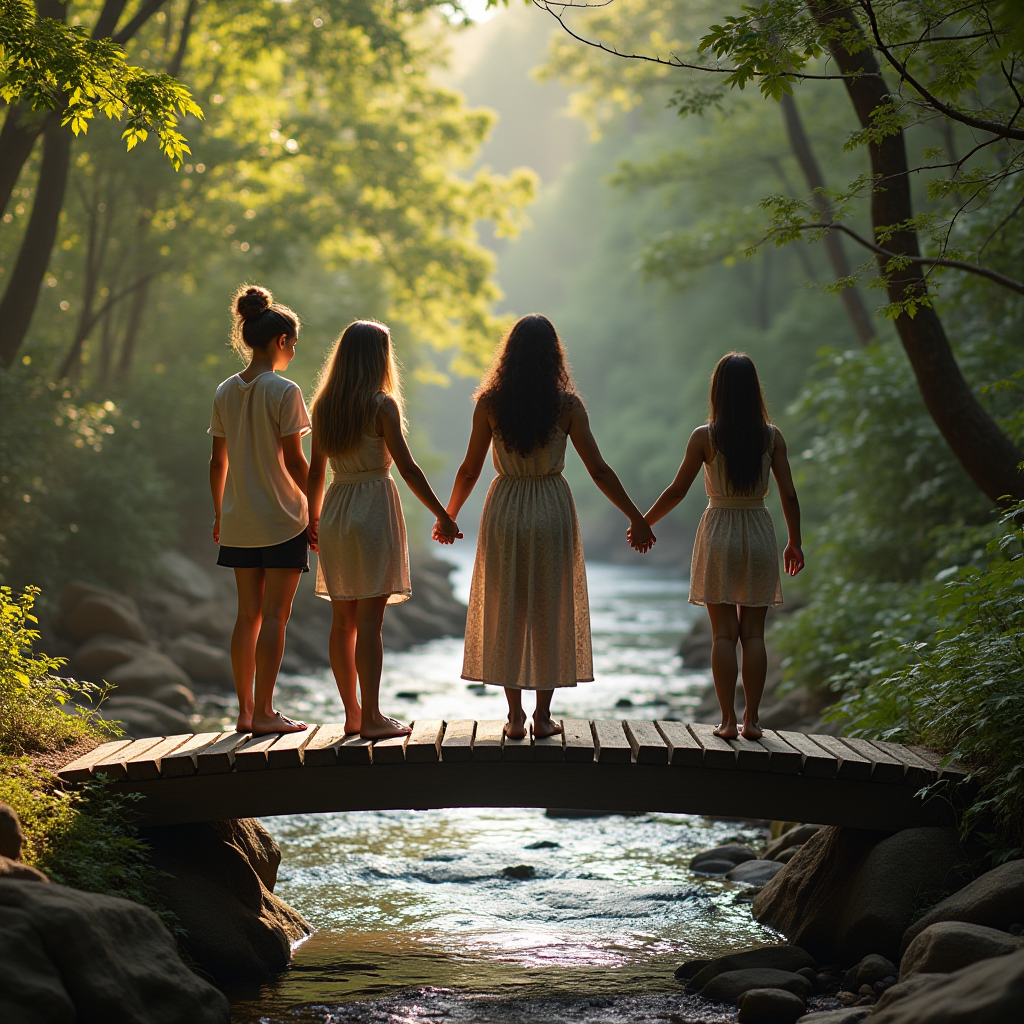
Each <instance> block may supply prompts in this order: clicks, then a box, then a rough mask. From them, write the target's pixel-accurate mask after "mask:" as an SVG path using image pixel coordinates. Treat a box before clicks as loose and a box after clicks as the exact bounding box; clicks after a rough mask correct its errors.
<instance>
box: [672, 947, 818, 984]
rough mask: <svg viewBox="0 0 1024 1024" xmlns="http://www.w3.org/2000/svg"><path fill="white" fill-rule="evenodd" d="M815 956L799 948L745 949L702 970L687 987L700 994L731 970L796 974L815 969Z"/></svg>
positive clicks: (718, 959) (712, 962) (719, 958)
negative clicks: (806, 968) (806, 969)
mask: <svg viewBox="0 0 1024 1024" xmlns="http://www.w3.org/2000/svg"><path fill="white" fill-rule="evenodd" d="M814 966H815V962H814V957H813V956H811V954H810V953H808V952H807V951H806V950H804V949H801V948H800V947H799V946H784V945H778V946H757V947H755V948H754V949H741V950H739V952H736V953H729V954H727V955H726V956H720V957H718V958H717V959H715V960H712V961H711V962H710V963H708V964H707V966H705V967H703V968H701V970H700V971H698V972H697V973H696V974H695V975H693V977H692V980H691V981H690V983H689V984H688V985H687V986H686V988H687V990H688V991H691V992H699V991H700V990H701V989H703V988H704V986H705V985H707V984H708V982H710V981H711V980H712V979H713V978H717V977H718V975H720V974H725V973H726V972H727V971H743V970H750V969H765V968H767V969H771V970H774V971H786V972H789V973H791V974H795V973H796V972H797V971H799V970H801V969H803V968H804V967H814Z"/></svg>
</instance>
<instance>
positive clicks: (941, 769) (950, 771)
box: [907, 745, 970, 783]
mask: <svg viewBox="0 0 1024 1024" xmlns="http://www.w3.org/2000/svg"><path fill="white" fill-rule="evenodd" d="M907 749H908V750H909V751H910V752H911V753H912V754H917V756H918V757H920V758H921V759H922V760H923V761H926V762H927V763H928V764H930V765H931V766H932V767H933V768H934V769H935V770H936V771H937V772H938V773H939V778H940V779H948V780H949V781H950V782H953V783H957V782H963V781H964V779H966V778H967V775H968V772H969V771H970V769H969V768H968V767H967V766H966V765H965V764H962V763H961V762H959V761H950V763H949V764H947V765H945V766H943V764H942V755H941V754H938V753H936V752H935V751H934V750H929V749H928V748H927V747H919V746H916V745H915V746H912V747H907Z"/></svg>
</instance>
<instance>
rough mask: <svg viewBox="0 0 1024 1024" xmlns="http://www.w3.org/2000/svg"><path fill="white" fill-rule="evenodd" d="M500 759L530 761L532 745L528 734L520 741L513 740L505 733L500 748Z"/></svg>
mask: <svg viewBox="0 0 1024 1024" xmlns="http://www.w3.org/2000/svg"><path fill="white" fill-rule="evenodd" d="M501 759H502V760H503V761H532V760H533V743H532V742H531V738H530V734H529V733H527V734H526V735H525V736H524V737H523V738H522V739H519V740H514V739H512V738H511V737H510V736H509V735H508V734H507V733H506V734H505V739H504V742H503V743H502V746H501Z"/></svg>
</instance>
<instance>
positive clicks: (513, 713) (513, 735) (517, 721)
mask: <svg viewBox="0 0 1024 1024" xmlns="http://www.w3.org/2000/svg"><path fill="white" fill-rule="evenodd" d="M505 699H506V700H507V701H508V721H507V722H506V723H505V735H506V736H507V737H508V738H509V739H510V740H521V739H522V738H523V737H524V736H525V735H526V712H525V711H524V710H523V691H522V690H517V689H515V688H514V687H511V686H506V687H505Z"/></svg>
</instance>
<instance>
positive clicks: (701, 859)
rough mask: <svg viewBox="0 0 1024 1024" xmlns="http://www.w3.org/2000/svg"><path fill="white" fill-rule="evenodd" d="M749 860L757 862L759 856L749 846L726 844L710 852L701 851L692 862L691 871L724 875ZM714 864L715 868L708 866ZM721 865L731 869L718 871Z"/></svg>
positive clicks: (713, 848)
mask: <svg viewBox="0 0 1024 1024" xmlns="http://www.w3.org/2000/svg"><path fill="white" fill-rule="evenodd" d="M748 860H757V854H756V853H755V852H754V851H753V850H752V849H751V848H750V847H749V846H744V845H743V844H742V843H726V844H725V845H724V846H715V847H712V848H711V849H710V850H701V852H700V853H698V854H697V855H696V856H695V857H693V858H692V859H691V860H690V870H691V871H700V872H702V873H703V874H706V875H724V874H725V872H726V871H730V870H731V869H732V868H734V867H736V865H737V864H743V863H745V862H746V861H748ZM712 863H714V864H715V865H716V867H715V868H711V867H708V866H707V865H709V864H712ZM719 864H728V865H729V867H727V868H726V869H725V871H720V870H718V869H717V865H719Z"/></svg>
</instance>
